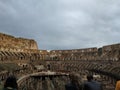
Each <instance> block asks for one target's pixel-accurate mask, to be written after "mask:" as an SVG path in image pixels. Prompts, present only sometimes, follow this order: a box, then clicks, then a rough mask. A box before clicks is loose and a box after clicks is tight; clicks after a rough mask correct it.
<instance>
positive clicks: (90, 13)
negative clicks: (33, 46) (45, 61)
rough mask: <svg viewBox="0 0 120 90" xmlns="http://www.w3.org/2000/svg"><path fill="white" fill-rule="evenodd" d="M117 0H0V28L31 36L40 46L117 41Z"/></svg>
mask: <svg viewBox="0 0 120 90" xmlns="http://www.w3.org/2000/svg"><path fill="white" fill-rule="evenodd" d="M119 9H120V1H115V0H109V1H108V0H84V1H83V0H17V1H16V0H1V1H0V32H5V33H7V34H11V35H14V36H17V37H25V38H33V39H35V40H36V41H37V43H38V46H39V48H40V49H72V48H86V47H94V46H96V47H99V46H103V45H106V44H112V43H119V41H120V40H119V38H120V36H119V34H120V30H119V29H120V12H119Z"/></svg>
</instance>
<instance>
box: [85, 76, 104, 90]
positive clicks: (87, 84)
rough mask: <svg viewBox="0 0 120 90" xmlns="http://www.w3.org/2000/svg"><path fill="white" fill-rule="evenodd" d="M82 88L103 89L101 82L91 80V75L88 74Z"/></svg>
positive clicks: (87, 89) (86, 89)
mask: <svg viewBox="0 0 120 90" xmlns="http://www.w3.org/2000/svg"><path fill="white" fill-rule="evenodd" d="M83 90H103V88H102V84H101V83H99V82H97V81H94V80H93V75H88V76H87V82H85V83H84V86H83Z"/></svg>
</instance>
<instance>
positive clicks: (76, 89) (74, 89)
mask: <svg viewBox="0 0 120 90" xmlns="http://www.w3.org/2000/svg"><path fill="white" fill-rule="evenodd" d="M69 78H70V82H69V83H67V84H66V85H65V90H81V89H80V88H81V87H80V85H79V81H78V80H79V76H78V75H77V74H73V73H72V74H70V75H69Z"/></svg>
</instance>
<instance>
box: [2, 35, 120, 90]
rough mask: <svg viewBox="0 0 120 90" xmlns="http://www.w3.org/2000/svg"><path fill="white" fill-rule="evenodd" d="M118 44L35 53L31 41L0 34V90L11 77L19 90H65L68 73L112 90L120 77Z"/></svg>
mask: <svg viewBox="0 0 120 90" xmlns="http://www.w3.org/2000/svg"><path fill="white" fill-rule="evenodd" d="M119 60H120V44H119V43H117V44H113V45H106V46H103V47H101V48H97V47H92V48H84V49H72V50H51V51H48V50H39V49H38V46H37V42H36V41H35V40H32V39H25V38H17V37H14V36H11V35H7V34H3V33H0V82H1V84H0V87H2V86H3V82H4V81H5V80H6V78H7V77H8V76H9V75H10V74H11V73H12V74H14V75H15V76H16V77H17V83H18V89H19V90H65V87H64V86H65V83H67V82H68V81H69V80H70V79H69V73H71V72H74V73H76V74H79V76H80V78H79V79H80V80H79V81H80V82H79V83H83V82H84V81H86V75H87V74H88V73H91V74H93V75H94V77H95V78H94V79H95V80H98V81H100V82H102V84H103V89H104V90H114V89H115V84H116V80H117V79H118V78H119V77H120V66H119V65H120V61H119Z"/></svg>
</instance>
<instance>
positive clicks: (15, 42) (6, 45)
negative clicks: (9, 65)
mask: <svg viewBox="0 0 120 90" xmlns="http://www.w3.org/2000/svg"><path fill="white" fill-rule="evenodd" d="M23 49H38V46H37V43H36V41H35V40H32V39H24V38H16V37H13V36H11V35H6V34H2V33H0V50H6V51H12V50H13V51H14V50H15V51H19V50H23Z"/></svg>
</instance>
